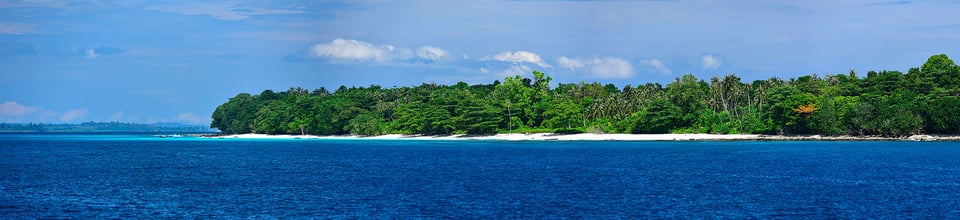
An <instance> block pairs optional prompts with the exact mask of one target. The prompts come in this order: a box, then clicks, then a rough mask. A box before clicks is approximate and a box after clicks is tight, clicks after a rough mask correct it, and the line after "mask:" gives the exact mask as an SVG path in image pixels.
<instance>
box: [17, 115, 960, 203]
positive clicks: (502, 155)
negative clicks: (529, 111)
mask: <svg viewBox="0 0 960 220" xmlns="http://www.w3.org/2000/svg"><path fill="white" fill-rule="evenodd" d="M171 217H175V218H217V219H221V218H222V219H236V218H257V219H289V218H376V219H383V218H403V219H409V218H443V219H472V218H483V219H504V218H506V219H516V218H521V219H531V218H533V219H543V218H548V219H555V218H561V219H563V218H572V219H583V218H589V219H616V218H737V219H741V218H763V219H770V218H788V219H791V218H818V219H820V218H842V219H850V218H856V219H861V218H880V219H889V218H896V219H901V218H922V219H931V218H932V219H944V218H953V219H956V218H960V142H903V141H870V142H817V141H802V142H782V141H776V142H774V141H770V142H764V141H731V142H610V141H606V142H591V141H412V140H292V139H291V140H250V139H201V138H194V137H180V138H160V137H157V136H152V135H144V134H114V135H91V134H80V135H73V134H0V218H3V219H35V218H75V219H88V218H96V219H103V218H171Z"/></svg>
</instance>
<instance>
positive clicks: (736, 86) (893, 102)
mask: <svg viewBox="0 0 960 220" xmlns="http://www.w3.org/2000/svg"><path fill="white" fill-rule="evenodd" d="M532 75H533V78H532V79H531V78H525V77H523V76H519V75H518V76H512V77H506V78H504V79H503V80H502V81H500V80H497V81H494V82H492V83H491V84H476V85H468V84H467V83H464V82H460V83H457V84H454V85H438V84H436V83H424V84H422V85H419V86H415V87H392V88H383V87H381V86H378V85H370V86H368V87H347V86H340V87H339V88H338V89H336V90H335V91H329V90H327V89H326V88H322V87H321V88H319V89H315V90H312V91H310V90H306V89H303V88H290V89H288V90H287V91H283V92H274V91H272V90H269V89H268V90H264V91H263V92H261V93H260V94H258V95H251V94H249V93H240V94H238V95H236V96H235V97H233V98H230V99H229V100H228V101H227V102H226V103H223V104H221V105H219V106H218V107H217V108H216V110H215V111H214V112H213V114H212V122H211V124H210V127H211V128H216V129H219V130H220V131H223V132H224V133H225V134H227V135H233V134H267V135H298V136H303V137H315V136H384V135H386V137H394V136H390V135H401V136H404V137H418V136H435V137H451V136H454V137H477V136H491V135H494V136H495V135H498V134H499V135H500V136H504V135H507V136H509V135H515V134H528V135H529V134H541V137H543V139H550V138H561V137H563V136H568V137H570V136H571V134H581V133H588V134H682V135H680V136H671V137H683V135H693V134H702V135H722V134H737V135H742V136H743V137H755V138H747V139H763V138H762V137H816V138H817V139H830V138H840V137H856V138H881V139H884V138H906V137H919V138H921V139H922V138H933V139H936V137H941V136H956V135H958V134H960V67H958V66H957V65H956V64H955V63H954V61H953V60H951V59H950V58H948V57H947V56H946V55H945V54H939V55H934V56H931V57H930V58H929V59H928V60H927V61H926V63H924V64H922V65H921V66H920V67H916V68H910V69H909V70H908V71H907V73H906V74H904V73H902V72H900V71H869V72H867V74H866V76H865V77H861V76H859V74H858V73H857V72H856V71H854V70H850V71H849V72H847V73H845V74H825V75H823V76H820V75H818V74H811V75H806V76H801V77H797V78H790V79H780V78H777V77H773V78H770V79H767V80H755V81H752V82H742V81H741V79H740V78H739V77H737V76H736V75H735V74H729V75H725V76H722V77H720V76H714V77H712V78H710V79H709V80H704V79H698V78H697V77H696V76H694V75H693V74H687V75H683V76H682V77H678V78H676V79H675V80H674V81H673V82H671V83H668V84H667V85H661V84H659V83H646V84H642V85H637V86H633V85H626V86H623V87H617V86H615V85H613V84H601V83H598V82H593V83H585V82H580V83H559V84H556V86H555V87H551V86H550V85H551V80H552V78H551V77H550V76H547V75H546V74H545V73H543V72H540V71H533V72H532ZM307 135H312V136H307ZM547 135H552V136H547ZM250 136H251V135H246V137H250ZM254 136H255V135H254ZM573 136H575V135H573ZM234 137H240V136H234ZM710 137H713V136H710ZM731 137H734V136H731ZM735 137H740V136H735ZM800 139H804V138H800Z"/></svg>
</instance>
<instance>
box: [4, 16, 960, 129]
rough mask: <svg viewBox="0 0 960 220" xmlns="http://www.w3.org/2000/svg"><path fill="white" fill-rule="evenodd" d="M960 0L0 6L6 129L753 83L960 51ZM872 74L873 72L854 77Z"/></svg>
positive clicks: (900, 65) (902, 67)
mask: <svg viewBox="0 0 960 220" xmlns="http://www.w3.org/2000/svg"><path fill="white" fill-rule="evenodd" d="M958 11H960V0H940V1H937V0H931V1H904V0H900V1H889V0H851V1H833V0H822V1H821V0H811V1H743V0H731V1H692V0H691V1H686V0H647V1H630V0H614V1H587V0H581V1H536V0H531V1H418V0H404V1H389V0H387V1H295V0H294V1H175V0H174V1H138V0H123V1H100V0H88V1H69V0H64V1H52V0H12V1H11V0H0V122H15V123H17V122H19V123H27V122H43V123H79V122H86V121H118V122H137V123H154V122H180V123H187V124H209V122H210V114H211V113H212V112H213V110H214V109H215V108H216V107H217V106H218V105H219V104H222V103H224V102H226V101H227V100H228V99H229V98H230V97H233V96H235V95H236V94H238V93H251V94H259V93H260V92H261V91H263V90H264V89H272V90H274V91H286V90H287V89H289V88H291V87H301V88H306V89H310V90H312V89H316V88H320V87H326V88H328V89H330V90H335V89H336V88H337V87H339V86H340V85H346V86H348V87H350V86H369V85H373V84H376V85H381V86H384V87H394V86H416V85H420V84H421V83H438V84H454V83H456V82H459V81H463V82H467V83H470V84H478V83H483V84H488V83H492V82H493V81H494V80H498V79H501V80H502V79H503V78H504V77H506V76H513V75H518V74H522V75H524V76H526V77H532V75H530V72H531V71H533V70H539V71H542V72H545V73H547V74H548V75H550V76H551V77H553V84H554V85H553V86H555V85H556V83H577V82H581V81H584V82H601V83H604V84H606V83H613V84H616V85H618V86H621V87H622V86H624V85H627V84H632V85H642V84H645V83H648V82H655V83H662V84H666V83H669V82H671V81H672V80H673V79H675V78H677V77H680V76H682V75H684V74H694V75H696V76H697V77H699V78H701V79H709V78H710V77H712V76H722V75H726V74H731V73H733V74H736V75H737V76H740V77H741V78H743V80H744V81H752V80H757V79H769V78H771V77H779V78H784V79H789V78H793V77H798V76H802V75H809V74H820V75H821V76H822V75H824V74H838V73H839V74H845V73H847V72H849V71H850V70H857V71H858V72H861V73H865V72H866V71H870V70H898V71H903V72H906V71H907V70H908V69H909V68H911V67H918V66H920V65H921V64H923V62H925V61H926V59H927V58H928V57H929V56H931V55H935V54H947V55H948V56H960V16H957V12H958ZM862 75H865V74H861V76H862Z"/></svg>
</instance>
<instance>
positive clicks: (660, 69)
mask: <svg viewBox="0 0 960 220" xmlns="http://www.w3.org/2000/svg"><path fill="white" fill-rule="evenodd" d="M642 63H643V64H644V65H647V66H648V67H650V68H653V69H654V70H656V71H657V73H660V74H664V75H670V74H673V71H671V70H670V68H667V66H666V65H664V64H663V61H660V60H658V59H650V60H645V61H643V62H642Z"/></svg>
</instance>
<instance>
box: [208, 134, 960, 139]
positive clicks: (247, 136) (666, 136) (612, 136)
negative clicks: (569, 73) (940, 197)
mask: <svg viewBox="0 0 960 220" xmlns="http://www.w3.org/2000/svg"><path fill="white" fill-rule="evenodd" d="M210 138H219V139H226V138H242V139H327V140H350V139H356V140H492V141H752V140H771V141H799V140H814V141H816V140H826V141H830V140H832V141H846V140H851V141H880V140H908V141H958V140H960V136H932V135H914V136H910V137H904V138H889V137H861V136H820V135H808V136H783V135H756V134H592V133H584V134H550V133H537V134H497V135H490V136H465V135H451V136H420V135H400V134H389V135H380V136H369V137H365V136H313V135H266V134H235V135H221V136H214V137H210Z"/></svg>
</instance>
